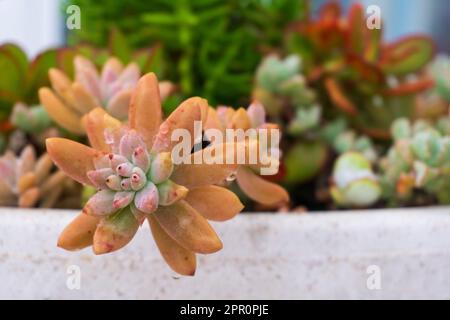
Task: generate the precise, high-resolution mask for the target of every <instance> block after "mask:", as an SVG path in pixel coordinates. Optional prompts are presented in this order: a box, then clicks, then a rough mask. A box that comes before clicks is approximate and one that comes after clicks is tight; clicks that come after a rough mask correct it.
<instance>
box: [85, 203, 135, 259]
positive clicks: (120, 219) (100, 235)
mask: <svg viewBox="0 0 450 320" xmlns="http://www.w3.org/2000/svg"><path fill="white" fill-rule="evenodd" d="M138 228H139V222H138V221H137V220H136V218H135V217H134V215H133V213H132V212H131V209H130V207H126V208H124V209H123V210H121V211H119V212H117V213H115V214H113V215H111V216H108V217H107V218H104V219H102V220H101V221H100V223H99V224H98V226H97V230H96V231H95V234H94V243H93V250H94V253H95V254H104V253H109V252H113V251H116V250H118V249H120V248H122V247H124V246H125V245H127V244H128V243H129V242H130V241H131V239H133V237H134V235H135V234H136V232H137V230H138Z"/></svg>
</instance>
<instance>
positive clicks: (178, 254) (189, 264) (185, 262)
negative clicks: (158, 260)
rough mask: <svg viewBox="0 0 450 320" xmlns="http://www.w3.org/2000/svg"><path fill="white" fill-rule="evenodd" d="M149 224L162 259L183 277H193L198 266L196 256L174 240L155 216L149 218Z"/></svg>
mask: <svg viewBox="0 0 450 320" xmlns="http://www.w3.org/2000/svg"><path fill="white" fill-rule="evenodd" d="M148 223H149V225H150V229H151V231H152V234H153V239H155V242H156V245H157V246H158V249H159V251H160V252H161V255H162V257H163V258H164V260H165V261H166V262H167V264H168V265H169V266H170V267H171V268H172V270H173V271H175V272H177V273H179V274H181V275H185V276H193V275H194V274H195V269H196V265H197V263H196V258H195V254H194V253H193V252H191V251H189V250H187V249H185V248H183V247H182V246H180V245H179V244H178V243H177V242H176V241H175V240H174V239H172V238H171V237H170V236H169V235H168V234H167V233H166V232H165V231H164V229H163V228H161V226H160V225H159V223H158V221H157V220H156V219H155V218H154V217H153V216H149V218H148Z"/></svg>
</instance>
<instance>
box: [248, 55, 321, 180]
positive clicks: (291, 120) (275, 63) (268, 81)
mask: <svg viewBox="0 0 450 320" xmlns="http://www.w3.org/2000/svg"><path fill="white" fill-rule="evenodd" d="M253 99H255V100H257V101H260V102H261V103H262V104H263V105H264V106H265V107H266V109H267V112H268V115H269V117H270V118H271V120H272V121H274V122H276V123H277V124H278V125H279V126H280V128H282V130H283V131H284V132H286V133H287V137H286V138H285V139H286V141H289V143H285V144H284V145H283V147H284V150H285V157H284V160H283V161H284V168H285V173H284V177H283V179H284V181H285V182H286V183H288V184H298V183H301V182H304V181H306V180H309V179H311V178H313V177H314V176H315V175H316V174H317V173H318V172H319V171H320V169H321V168H322V166H323V164H324V163H325V161H326V159H327V147H326V145H325V144H324V142H323V141H321V139H319V137H318V134H317V133H318V130H319V129H320V127H319V126H320V124H321V119H322V115H321V107H320V106H319V105H318V104H317V103H316V94H315V92H314V91H313V90H312V89H310V88H309V87H308V86H307V83H306V80H305V78H304V76H303V75H302V74H301V60H300V58H299V57H298V56H296V55H290V56H287V57H285V58H280V57H278V56H276V55H269V56H267V57H266V58H264V60H263V61H262V62H261V64H260V65H259V67H258V69H257V71H256V76H255V84H254V89H253Z"/></svg>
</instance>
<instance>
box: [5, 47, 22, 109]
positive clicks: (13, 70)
mask: <svg viewBox="0 0 450 320" xmlns="http://www.w3.org/2000/svg"><path fill="white" fill-rule="evenodd" d="M21 67H22V66H21V64H20V61H17V60H16V59H15V57H14V56H13V55H11V53H10V52H9V51H8V49H7V47H3V46H0V68H1V70H2V72H1V73H0V92H2V96H6V95H9V96H11V98H13V97H21V96H22V94H23V91H24V87H23V82H24V77H23V74H22V73H21V72H22V70H21ZM2 98H3V97H2ZM11 102H13V101H11Z"/></svg>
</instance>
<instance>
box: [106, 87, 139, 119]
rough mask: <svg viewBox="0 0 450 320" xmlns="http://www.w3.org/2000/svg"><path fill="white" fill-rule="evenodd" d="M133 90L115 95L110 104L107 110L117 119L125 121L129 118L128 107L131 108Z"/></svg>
mask: <svg viewBox="0 0 450 320" xmlns="http://www.w3.org/2000/svg"><path fill="white" fill-rule="evenodd" d="M132 93H133V90H131V89H128V90H121V91H119V92H118V93H117V94H115V95H114V96H113V97H112V98H111V100H110V101H109V102H108V105H107V106H106V109H107V110H108V112H109V113H110V114H111V115H112V116H113V117H116V118H117V119H122V120H125V119H127V117H128V107H129V106H130V101H131V94H132Z"/></svg>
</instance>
